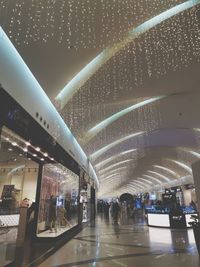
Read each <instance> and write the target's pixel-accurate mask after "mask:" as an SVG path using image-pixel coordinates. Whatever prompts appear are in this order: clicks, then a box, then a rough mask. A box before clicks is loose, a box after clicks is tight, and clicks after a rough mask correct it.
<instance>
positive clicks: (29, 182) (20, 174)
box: [0, 127, 38, 261]
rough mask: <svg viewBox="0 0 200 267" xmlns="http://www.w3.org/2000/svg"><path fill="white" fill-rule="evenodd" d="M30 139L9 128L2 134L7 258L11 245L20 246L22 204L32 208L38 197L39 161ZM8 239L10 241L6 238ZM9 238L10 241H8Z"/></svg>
mask: <svg viewBox="0 0 200 267" xmlns="http://www.w3.org/2000/svg"><path fill="white" fill-rule="evenodd" d="M29 146H31V144H30V142H27V141H26V140H24V139H23V138H21V137H20V136H19V135H17V134H15V133H14V132H13V131H11V130H9V129H8V128H7V127H3V128H2V129H1V135H0V243H1V244H2V245H3V246H4V249H2V251H5V255H1V256H2V259H3V260H5V261H6V260H7V259H6V255H7V253H6V251H7V249H8V248H9V246H11V245H12V246H13V247H15V246H16V241H17V234H18V225H19V212H20V207H21V206H22V203H24V205H25V202H26V207H30V206H31V205H32V203H33V202H35V198H36V186H37V178H38V164H37V163H36V162H35V161H33V160H32V159H31V157H30V155H31V154H29V153H28V151H29V148H28V147H29ZM5 240H6V241H5ZM7 241H8V242H7ZM12 251H13V255H11V257H10V258H12V257H13V259H14V249H13V250H12Z"/></svg>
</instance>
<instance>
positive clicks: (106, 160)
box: [94, 149, 137, 168]
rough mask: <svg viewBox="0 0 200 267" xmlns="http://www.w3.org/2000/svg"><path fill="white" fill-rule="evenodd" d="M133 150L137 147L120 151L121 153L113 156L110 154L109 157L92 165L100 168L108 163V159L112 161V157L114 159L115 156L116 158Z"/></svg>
mask: <svg viewBox="0 0 200 267" xmlns="http://www.w3.org/2000/svg"><path fill="white" fill-rule="evenodd" d="M133 151H137V149H130V150H127V151H123V152H121V153H119V154H117V155H114V156H112V157H109V158H107V159H105V160H102V161H100V162H99V163H97V164H96V165H95V166H94V167H95V168H100V167H102V166H103V165H105V164H107V163H109V162H110V161H113V160H114V159H116V158H118V157H120V156H123V155H125V154H128V153H131V152H133Z"/></svg>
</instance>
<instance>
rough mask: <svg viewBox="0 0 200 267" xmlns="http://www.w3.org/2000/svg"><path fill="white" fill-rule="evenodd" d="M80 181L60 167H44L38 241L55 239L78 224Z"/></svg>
mask: <svg viewBox="0 0 200 267" xmlns="http://www.w3.org/2000/svg"><path fill="white" fill-rule="evenodd" d="M78 190H79V177H78V176H77V175H76V174H74V173H73V172H71V171H70V170H69V169H67V168H65V167H64V166H63V165H61V164H58V163H56V164H45V165H44V167H43V175H42V185H41V192H40V209H39V216H38V227H37V236H38V237H56V236H58V235H60V234H62V233H64V232H65V231H67V230H69V229H71V228H72V227H74V226H75V225H77V224H78V210H77V207H78V203H77V198H78Z"/></svg>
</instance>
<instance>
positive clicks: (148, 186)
mask: <svg viewBox="0 0 200 267" xmlns="http://www.w3.org/2000/svg"><path fill="white" fill-rule="evenodd" d="M30 2H31V4H30V3H28V2H27V1H25V0H22V1H17V0H16V1H8V0H0V5H1V12H0V14H1V15H0V23H1V25H2V27H3V28H4V30H5V31H6V32H7V34H8V35H9V36H10V38H11V40H12V41H13V43H14V44H15V46H16V48H17V49H18V51H19V53H20V54H21V55H22V57H23V58H24V59H25V61H26V63H27V64H28V66H29V68H30V69H31V71H32V72H33V74H34V75H35V76H36V78H37V79H38V81H39V83H40V84H41V85H42V87H43V88H44V89H45V91H46V92H47V94H48V95H49V97H50V98H51V99H52V101H53V102H54V103H55V104H56V105H58V103H57V102H56V101H55V97H56V95H58V93H59V92H60V91H61V90H62V88H64V87H65V85H66V84H68V85H70V81H71V80H72V79H73V77H77V76H76V75H77V74H78V73H80V71H81V70H82V73H83V70H84V67H85V66H87V65H88V64H89V63H90V62H91V61H92V60H93V59H95V61H97V63H98V60H99V59H100V56H99V55H102V54H101V51H107V52H108V51H111V52H109V53H110V54H109V53H108V54H106V56H108V55H109V57H108V58H106V60H105V58H104V60H102V61H101V64H99V63H98V64H97V65H96V66H95V67H94V66H92V69H90V70H89V73H86V76H84V77H83V80H81V81H80V80H79V81H78V83H77V84H78V85H77V84H76V86H75V87H74V88H76V90H75V91H76V93H74V94H73V95H72V94H71V95H70V97H71V98H70V99H69V100H68V103H67V105H64V104H62V105H61V106H59V105H58V106H57V108H58V110H59V111H60V112H61V115H62V117H63V118H64V120H65V122H66V123H67V124H68V126H69V128H70V130H71V131H72V132H73V134H74V135H75V136H76V138H77V140H78V141H79V143H80V144H81V145H82V147H83V149H84V151H85V152H86V154H87V155H88V156H89V157H90V158H91V161H92V162H93V165H94V166H95V168H96V172H97V174H98V176H99V178H100V182H101V181H102V183H101V184H100V189H99V193H98V194H99V197H106V196H111V197H113V196H119V195H120V194H122V193H125V192H129V193H132V194H133V193H134V194H135V193H137V192H144V191H150V190H158V189H160V188H164V187H169V186H171V185H177V184H183V183H188V182H192V176H191V164H192V163H193V162H195V161H196V160H198V159H199V157H200V150H199V148H200V131H199V130H197V129H200V120H199V114H200V105H199V99H200V92H199V84H200V75H199V68H200V63H199V62H200V5H199V3H200V1H199V0H189V1H184V0H166V1H164V3H163V1H158V0H152V1H146V0H139V1H138V0H127V1H121V0H102V1H97V0H87V1H81V0H80V1H76V0H70V1H65V0H60V1H53V0H49V1H47V4H46V5H44V4H43V1H42V0H37V5H36V3H34V1H30ZM147 2H148V3H147ZM58 14H59V16H58ZM151 19H152V20H151ZM151 22H152V23H153V24H151ZM144 26H145V27H146V28H144ZM138 30H139V32H141V33H142V34H138ZM136 32H137V34H136ZM127 33H128V35H129V36H128V35H127ZM127 36H128V37H127ZM133 37H134V38H135V37H137V38H135V39H134V38H133ZM109 49H110V50H109ZM102 53H103V52H102ZM102 63H103V64H102ZM90 66H91V65H90ZM84 75H85V74H84ZM76 82H77V81H76ZM78 89H79V90H78ZM165 96H166V97H165ZM159 98H160V99H159ZM161 98H162V99H161ZM151 100H152V101H151ZM154 100H156V101H154ZM140 103H145V105H140ZM61 107H63V109H62V110H61V109H60V108H61ZM135 107H137V108H135ZM120 162H121V163H120Z"/></svg>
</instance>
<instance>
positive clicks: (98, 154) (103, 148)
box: [90, 131, 145, 160]
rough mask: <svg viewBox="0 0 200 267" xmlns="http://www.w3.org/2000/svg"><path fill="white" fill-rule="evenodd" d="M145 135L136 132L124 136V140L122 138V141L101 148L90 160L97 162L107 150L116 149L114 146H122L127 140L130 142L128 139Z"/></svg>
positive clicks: (118, 140)
mask: <svg viewBox="0 0 200 267" xmlns="http://www.w3.org/2000/svg"><path fill="white" fill-rule="evenodd" d="M144 133H145V132H143V131H142V132H136V133H133V134H130V135H127V136H124V137H122V138H120V139H117V140H116V141H114V142H113V143H110V144H108V145H106V146H104V147H102V148H100V149H99V150H97V151H96V152H94V153H93V154H91V155H90V158H91V159H92V160H95V159H97V158H98V157H99V156H100V155H101V154H103V153H105V152H106V151H107V150H109V149H111V148H112V147H114V146H116V145H118V144H120V143H121V142H124V141H126V140H128V139H131V138H133V137H137V136H139V135H142V134H144Z"/></svg>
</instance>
